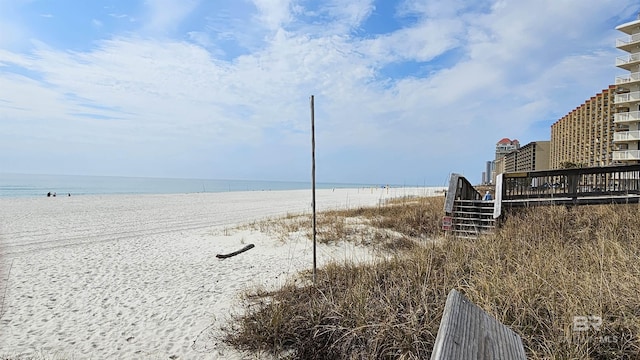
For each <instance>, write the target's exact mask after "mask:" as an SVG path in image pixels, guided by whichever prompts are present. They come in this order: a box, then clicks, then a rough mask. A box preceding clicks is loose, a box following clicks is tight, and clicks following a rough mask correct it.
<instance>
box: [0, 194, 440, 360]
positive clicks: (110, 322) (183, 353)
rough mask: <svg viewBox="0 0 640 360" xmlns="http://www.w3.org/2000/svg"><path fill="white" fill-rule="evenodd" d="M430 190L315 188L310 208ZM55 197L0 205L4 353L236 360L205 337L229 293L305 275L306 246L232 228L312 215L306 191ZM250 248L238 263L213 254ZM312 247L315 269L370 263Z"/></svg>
mask: <svg viewBox="0 0 640 360" xmlns="http://www.w3.org/2000/svg"><path fill="white" fill-rule="evenodd" d="M437 189H441V188H440V187H438V188H390V189H384V188H371V189H366V190H363V189H335V190H329V189H319V190H317V197H316V203H317V209H318V211H323V210H329V209H337V208H349V207H358V206H375V205H377V204H379V203H381V202H384V201H385V200H386V199H390V198H397V197H403V196H429V195H438V194H440V193H438V192H437V191H436V190H437ZM57 200H62V201H54V200H53V199H47V198H46V197H44V198H0V217H2V218H3V223H2V224H0V235H1V236H0V279H1V280H0V281H1V282H0V296H2V294H3V293H4V291H5V286H6V292H7V293H6V298H5V300H4V302H5V305H4V307H5V312H4V314H3V315H2V317H1V318H0V355H9V356H17V355H20V354H31V355H34V354H35V355H37V354H45V355H46V356H52V357H54V358H55V357H56V356H70V357H76V358H86V357H92V358H114V357H115V358H131V357H135V358H156V357H158V358H159V357H162V358H166V357H169V356H177V357H178V358H203V359H228V358H234V357H237V358H240V355H239V354H237V353H235V352H234V351H232V350H229V349H225V348H224V346H222V345H221V344H216V342H215V340H214V339H212V338H211V336H213V335H214V333H213V332H212V331H213V329H215V327H216V326H219V325H221V324H224V322H225V321H226V317H227V316H228V314H229V311H230V310H232V309H233V308H234V304H235V303H236V299H237V295H238V294H239V293H240V292H241V291H242V290H245V289H247V288H251V287H254V286H257V285H259V286H266V287H270V286H276V285H278V284H280V283H282V282H283V281H286V279H288V278H290V277H291V276H292V275H294V274H296V273H298V272H299V271H300V270H303V269H309V268H310V267H311V244H310V241H308V240H306V239H299V240H297V241H292V242H288V243H281V242H279V241H278V240H275V239H273V238H270V237H269V236H268V235H267V234H263V233H260V232H258V231H253V230H238V229H234V227H236V226H239V225H242V224H247V223H250V222H253V221H258V220H264V219H269V218H277V217H279V216H284V215H287V214H297V213H310V212H311V191H310V190H286V191H247V192H226V193H191V194H156V195H152V194H144V195H117V196H113V195H85V196H77V197H74V196H71V197H61V198H60V199H57ZM250 243H251V244H255V248H254V249H251V250H249V251H247V252H246V253H244V254H241V255H238V256H237V257H233V258H229V259H225V260H221V259H217V258H216V257H215V256H216V255H217V254H223V253H229V252H232V251H235V250H238V249H240V248H242V247H244V246H245V245H246V244H250ZM318 250H319V251H318V258H319V263H320V264H322V263H324V262H326V261H329V260H339V261H342V260H363V259H366V258H368V257H369V255H368V254H367V251H366V250H365V249H362V248H356V247H355V246H352V245H346V244H345V245H340V246H322V247H319V249H318ZM10 266H11V274H10V276H9V279H8V282H7V281H5V280H6V275H7V272H8V269H9V267H10Z"/></svg>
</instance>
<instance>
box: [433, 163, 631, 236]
mask: <svg viewBox="0 0 640 360" xmlns="http://www.w3.org/2000/svg"><path fill="white" fill-rule="evenodd" d="M494 198H495V199H494V200H492V201H489V202H487V201H482V200H481V199H482V195H481V194H480V193H479V192H478V191H477V190H476V189H475V188H474V187H473V186H472V185H471V183H469V181H468V180H467V179H465V178H464V177H463V176H462V175H459V174H452V175H451V179H450V181H449V189H448V191H447V197H446V201H445V207H444V211H445V218H444V219H443V229H445V230H448V231H450V232H451V233H452V234H453V235H454V236H456V237H465V238H473V237H477V236H479V235H481V234H482V233H485V232H491V231H493V229H494V228H495V227H496V226H498V225H499V223H500V219H501V218H502V217H503V215H504V213H505V212H509V211H517V209H518V208H522V207H532V206H548V205H564V206H578V205H601V204H637V203H640V164H634V165H620V166H606V167H591V168H574V169H560V170H543V171H528V172H514V173H504V174H500V175H498V177H497V179H496V186H495V191H494ZM445 224H446V225H445Z"/></svg>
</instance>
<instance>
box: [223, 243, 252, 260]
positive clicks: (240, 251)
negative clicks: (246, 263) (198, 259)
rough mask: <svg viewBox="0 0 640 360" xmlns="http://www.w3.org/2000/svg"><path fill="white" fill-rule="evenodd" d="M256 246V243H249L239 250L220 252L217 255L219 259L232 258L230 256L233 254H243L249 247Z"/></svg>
mask: <svg viewBox="0 0 640 360" xmlns="http://www.w3.org/2000/svg"><path fill="white" fill-rule="evenodd" d="M254 247H255V245H253V244H249V245H247V246H245V247H243V248H242V249H240V250H238V251H234V252H232V253H228V254H218V255H216V257H217V258H218V259H226V258H230V257H232V256H236V255H238V254H242V253H243V252H245V251H247V250H249V249H253V248H254Z"/></svg>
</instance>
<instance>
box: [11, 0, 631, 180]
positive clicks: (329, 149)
mask: <svg viewBox="0 0 640 360" xmlns="http://www.w3.org/2000/svg"><path fill="white" fill-rule="evenodd" d="M616 3H618V2H615V3H614V2H613V1H602V2H599V3H598V4H595V3H594V4H584V3H583V2H580V1H564V2H560V3H558V2H557V1H551V0H549V1H543V2H534V1H506V0H505V1H500V2H491V3H489V2H486V3H483V4H480V5H477V4H476V3H471V2H464V1H456V2H453V3H451V2H445V1H438V2H418V1H405V2H403V3H402V6H401V7H400V9H399V12H398V14H396V16H399V17H403V16H405V17H414V18H415V21H412V22H410V23H407V24H406V26H404V27H403V28H400V29H398V30H396V31H394V32H390V33H386V34H382V35H378V36H368V35H367V34H361V29H360V28H359V27H360V26H362V24H363V22H364V20H366V19H367V16H369V15H370V13H371V11H372V7H371V2H370V1H357V2H351V3H349V4H348V5H347V6H343V7H338V6H337V5H336V4H338V3H337V2H336V3H332V4H334V5H336V6H330V7H327V8H323V9H322V10H323V11H325V15H329V16H328V18H327V19H328V20H326V22H325V23H324V24H305V23H303V20H304V19H305V18H306V17H307V16H309V14H307V13H304V11H303V9H302V8H301V6H303V5H304V3H300V2H296V3H293V2H290V1H263V0H260V1H258V0H256V1H254V4H255V6H256V9H257V13H255V14H245V15H244V16H245V17H244V18H237V15H236V14H233V13H231V12H230V13H228V14H226V15H225V14H211V13H206V14H202V16H203V17H207V18H208V19H210V21H209V22H205V23H206V24H205V25H203V28H199V29H196V28H191V29H189V30H188V32H185V33H184V34H183V35H181V36H180V37H179V38H178V39H175V40H170V39H168V38H167V36H166V33H167V32H166V31H165V30H167V29H175V28H176V27H178V25H179V24H181V23H182V21H184V19H185V18H187V17H188V16H190V15H192V13H193V11H194V9H195V7H196V6H198V5H199V4H198V3H196V2H188V3H175V2H169V1H156V2H153V3H149V6H150V7H151V9H152V11H151V14H152V15H151V16H150V18H149V19H148V20H147V22H146V25H145V29H146V30H149V31H145V32H143V33H142V35H135V34H122V35H119V36H115V37H113V38H109V39H103V40H101V41H96V42H95V44H94V48H93V49H91V50H87V51H81V52H70V51H66V50H64V49H56V48H52V47H50V46H47V45H46V44H43V43H40V42H34V44H35V45H34V48H33V49H32V50H31V51H30V52H29V53H19V52H16V51H11V50H8V49H5V50H2V49H1V48H0V89H12V90H11V91H10V92H7V91H5V92H3V91H2V90H0V100H1V101H0V108H1V109H2V115H0V116H4V117H5V118H4V119H0V133H2V134H4V135H0V136H4V137H11V138H16V137H25V138H27V137H28V138H30V139H32V143H31V145H30V149H34V148H37V146H38V144H46V146H47V147H50V146H53V145H55V146H58V147H60V148H61V149H67V150H66V151H68V153H73V152H74V151H75V152H82V153H83V154H93V155H91V156H94V157H96V158H101V159H106V155H104V154H105V153H107V152H108V151H110V150H113V149H117V150H118V151H119V152H122V153H125V154H126V153H130V154H136V155H132V159H130V161H131V164H134V165H129V166H130V167H131V169H132V170H131V171H136V168H137V169H144V171H146V172H148V173H144V174H139V173H136V174H134V175H158V173H154V172H153V171H154V170H153V167H152V166H151V165H149V164H155V165H158V164H159V162H160V160H158V159H159V158H161V159H173V158H176V159H178V160H180V161H182V162H184V161H187V162H188V163H190V162H193V168H192V169H193V170H192V173H190V174H175V175H174V176H205V177H216V176H227V177H234V176H256V177H263V178H272V179H277V178H281V179H290V178H294V179H305V178H306V176H307V167H306V163H301V162H300V161H301V160H300V159H301V158H302V155H300V154H302V153H306V150H307V149H308V142H309V134H308V132H309V104H308V101H309V95H311V94H314V95H316V121H317V125H316V126H317V128H316V130H317V131H318V144H319V146H320V148H319V152H320V154H321V155H320V158H321V159H323V161H324V169H325V170H324V171H326V172H327V173H325V174H327V175H325V176H327V177H329V178H331V179H332V180H341V181H366V180H367V179H368V178H371V180H374V178H375V181H378V180H379V181H384V182H393V181H396V182H402V178H403V177H405V176H408V177H412V178H416V177H422V176H427V175H420V174H424V173H425V172H426V171H430V172H436V173H437V175H433V176H435V177H437V178H438V179H440V178H442V177H444V175H442V174H446V173H447V172H449V171H460V172H462V171H464V170H467V172H475V171H477V172H478V174H479V173H480V171H482V162H483V161H484V160H487V159H489V158H490V157H491V156H492V151H493V149H492V147H493V146H494V145H495V141H497V140H498V139H500V138H502V137H510V138H513V137H516V138H519V139H521V140H522V141H523V142H527V141H533V140H543V139H544V138H541V137H547V138H548V133H547V132H532V130H531V129H532V126H533V124H536V123H539V122H540V121H552V120H553V119H554V117H560V116H562V115H564V113H566V112H569V111H571V110H572V109H573V107H575V106H578V105H579V104H580V103H582V102H583V101H584V100H586V99H587V98H588V97H590V96H591V95H593V94H595V93H596V92H599V91H600V90H601V89H602V88H605V87H606V86H607V85H608V84H609V83H610V82H611V81H613V74H614V73H616V70H615V68H614V66H613V65H612V63H613V59H614V58H615V54H616V50H615V49H614V45H613V42H612V39H614V38H615V36H616V34H615V31H614V30H612V28H613V26H615V24H614V23H611V22H610V21H609V22H607V19H610V18H615V17H616V16H619V14H618V12H617V10H616V7H615V4H616ZM626 3H628V4H631V3H632V2H631V1H630V0H627V1H626ZM185 4H186V5H185ZM449 5H450V6H449ZM474 6H475V7H474ZM478 6H482V7H478ZM251 19H258V20H259V26H256V27H253V28H250V27H249V26H248V24H250V21H251ZM316 19H317V18H316ZM313 21H315V20H313ZM0 24H2V23H1V22H0ZM224 25H227V27H226V28H225V26H224ZM1 26H2V25H0V27H1ZM243 28H246V29H245V30H244V31H243V30H242V29H243ZM311 30H313V31H311ZM225 31H226V32H225ZM1 33H2V32H0V34H1ZM154 33H155V34H160V35H159V36H155V37H154V36H153V35H152V34H154ZM359 35H363V36H362V37H360V36H359ZM186 39H188V40H190V41H191V43H189V42H187V41H185V40H186ZM227 42H233V43H234V45H235V46H238V47H240V48H242V51H238V52H239V53H241V54H239V55H236V56H226V55H227V53H226V52H225V50H227V51H231V50H229V49H227V48H225V46H226V45H225V44H226V43H227ZM0 44H1V43H0ZM403 62H415V63H417V64H418V65H419V66H422V67H424V68H425V71H423V72H421V74H424V75H422V76H416V75H415V73H408V74H402V73H400V75H398V74H396V75H389V74H386V73H384V71H385V69H386V68H388V67H392V66H395V65H397V64H401V63H403ZM2 64H4V66H2ZM15 67H18V68H20V69H21V71H18V72H15V73H11V71H10V70H9V71H4V70H3V69H8V68H15ZM3 71H4V72H3ZM585 74H588V76H586V75H585ZM569 90H570V91H569ZM14 119H21V120H20V121H17V120H14ZM34 126H37V128H38V129H41V130H42V131H38V132H37V135H36V133H34V131H33V128H34ZM0 143H2V141H0ZM9 143H10V142H8V141H7V142H4V143H3V144H4V145H0V150H2V151H5V152H6V151H13V152H15V151H14V150H12V149H9V148H7V146H8V145H6V144H9ZM65 143H69V144H72V145H70V146H72V147H71V148H66V147H65V146H66V145H64V144H65ZM12 144H15V143H12ZM43 146H44V145H43ZM32 151H33V150H32ZM176 154H177V155H176ZM87 156H88V155H87ZM189 159H191V160H189ZM178 160H176V161H178ZM105 161H106V160H105ZM163 161H164V160H163ZM166 161H167V163H164V164H163V166H165V167H166V168H167V169H177V168H180V169H183V168H184V167H185V166H186V165H184V163H180V164H178V163H170V162H169V160H166ZM342 161H348V162H349V163H348V164H345V163H341V162H342ZM208 162H209V165H207V164H208ZM136 164H137V165H138V166H136ZM141 164H146V165H144V166H142V165H141ZM211 164H216V166H215V168H216V171H217V172H215V171H213V170H210V169H211V167H212V165H211ZM237 164H245V165H244V166H242V165H237ZM265 164H269V166H266V165H265ZM408 164H413V166H409V165H408ZM105 166H107V165H105ZM114 166H115V165H114ZM195 167H197V169H195ZM92 169H93V168H92ZM207 169H209V170H207ZM220 169H224V171H227V172H224V173H221V171H223V170H220ZM356 169H357V170H356ZM425 169H429V170H425ZM96 171H98V170H96ZM140 171H142V170H140ZM163 171H170V170H163ZM342 172H345V174H344V175H342ZM341 176H344V177H341ZM385 176H387V177H389V178H391V179H388V180H383V179H384V177H385ZM428 176H432V175H428ZM478 176H479V175H478ZM431 183H433V182H431Z"/></svg>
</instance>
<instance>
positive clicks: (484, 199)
mask: <svg viewBox="0 0 640 360" xmlns="http://www.w3.org/2000/svg"><path fill="white" fill-rule="evenodd" d="M491 200H493V197H491V193H490V192H489V190H487V192H486V193H484V197H483V198H482V201H491Z"/></svg>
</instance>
